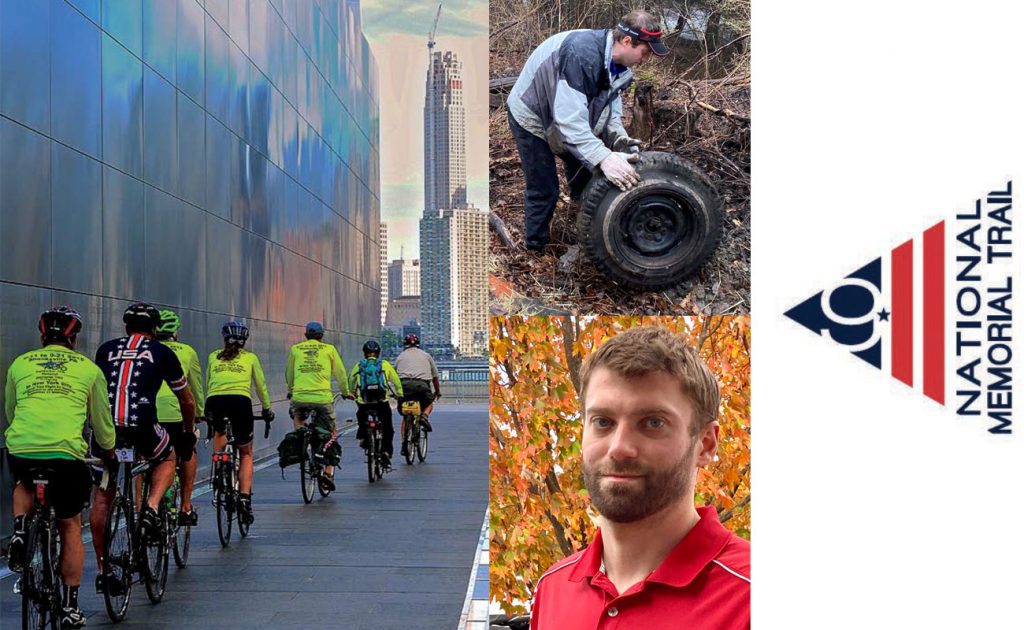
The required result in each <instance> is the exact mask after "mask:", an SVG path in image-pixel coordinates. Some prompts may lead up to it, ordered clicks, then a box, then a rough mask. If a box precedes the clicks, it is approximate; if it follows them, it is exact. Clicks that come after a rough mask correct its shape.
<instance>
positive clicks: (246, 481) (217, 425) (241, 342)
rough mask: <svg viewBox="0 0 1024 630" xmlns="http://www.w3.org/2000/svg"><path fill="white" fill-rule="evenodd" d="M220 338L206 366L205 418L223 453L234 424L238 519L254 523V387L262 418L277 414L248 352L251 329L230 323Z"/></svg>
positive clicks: (254, 358) (254, 359)
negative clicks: (220, 344) (228, 428)
mask: <svg viewBox="0 0 1024 630" xmlns="http://www.w3.org/2000/svg"><path fill="white" fill-rule="evenodd" d="M221 335H222V336H223V337H224V348H222V349H221V350H216V351H214V352H211V353H210V358H209V361H208V362H207V364H206V416H207V420H208V421H209V422H210V425H211V426H212V427H213V430H214V431H216V432H217V434H216V436H215V437H214V440H213V446H214V451H221V450H224V447H225V446H226V445H227V441H228V439H227V435H226V433H225V431H226V424H225V423H226V422H230V423H231V432H232V434H233V436H234V442H235V445H236V447H237V448H238V455H239V470H238V490H239V494H240V497H239V499H240V502H241V505H240V506H239V507H240V510H239V518H241V519H244V521H245V522H246V523H249V524H252V521H253V516H252V440H253V416H252V387H253V385H255V386H256V393H257V395H259V398H260V402H261V403H262V404H263V414H262V415H263V419H264V420H266V421H267V422H273V421H274V411H273V410H272V409H271V408H270V392H269V391H267V379H266V378H265V377H264V376H263V367H262V366H261V365H260V359H259V357H257V356H256V355H255V354H253V353H251V352H249V351H248V350H245V342H246V340H247V339H248V338H249V327H248V326H246V325H245V324H243V323H241V322H236V321H231V322H227V323H226V324H224V326H223V327H222V328H221Z"/></svg>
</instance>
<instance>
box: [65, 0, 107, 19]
mask: <svg viewBox="0 0 1024 630" xmlns="http://www.w3.org/2000/svg"><path fill="white" fill-rule="evenodd" d="M67 2H69V3H70V4H72V5H74V6H75V7H77V8H78V10H79V11H81V12H82V13H84V14H85V16H86V17H87V18H89V19H90V20H92V21H93V23H95V24H99V23H100V22H101V21H102V17H101V15H100V0H67Z"/></svg>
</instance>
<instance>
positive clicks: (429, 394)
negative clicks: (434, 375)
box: [402, 378, 434, 409]
mask: <svg viewBox="0 0 1024 630" xmlns="http://www.w3.org/2000/svg"><path fill="white" fill-rule="evenodd" d="M402 392H403V393H404V394H405V396H403V399H405V400H418V401H419V402H420V407H422V408H423V409H426V408H427V405H429V404H430V403H432V402H434V390H433V389H431V383H430V382H429V381H424V380H423V379H420V378H403V379H402Z"/></svg>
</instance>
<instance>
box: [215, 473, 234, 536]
mask: <svg viewBox="0 0 1024 630" xmlns="http://www.w3.org/2000/svg"><path fill="white" fill-rule="evenodd" d="M230 474H231V473H230V472H228V467H227V465H226V464H225V463H224V462H217V472H216V473H215V479H214V488H215V490H214V493H215V494H214V499H213V502H214V504H215V505H216V507H217V537H218V538H220V546H221V547H227V546H228V543H229V542H231V518H232V511H233V510H234V505H233V504H232V503H233V502H232V497H231V488H232V485H231V480H230V479H228V476H229V475H230Z"/></svg>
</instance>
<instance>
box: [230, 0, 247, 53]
mask: <svg viewBox="0 0 1024 630" xmlns="http://www.w3.org/2000/svg"><path fill="white" fill-rule="evenodd" d="M229 12H230V15H229V17H228V33H229V34H230V35H231V39H232V40H234V42H235V44H236V45H237V46H238V48H239V49H241V51H242V52H243V53H246V54H248V53H249V0H230V2H229Z"/></svg>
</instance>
